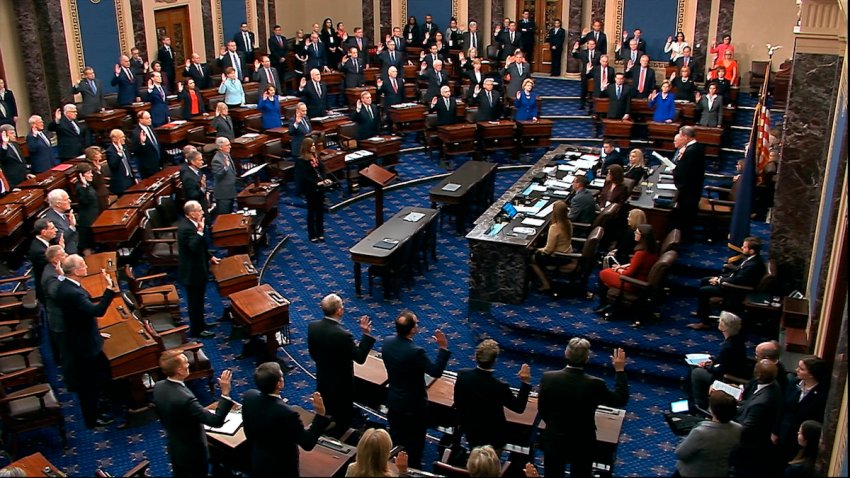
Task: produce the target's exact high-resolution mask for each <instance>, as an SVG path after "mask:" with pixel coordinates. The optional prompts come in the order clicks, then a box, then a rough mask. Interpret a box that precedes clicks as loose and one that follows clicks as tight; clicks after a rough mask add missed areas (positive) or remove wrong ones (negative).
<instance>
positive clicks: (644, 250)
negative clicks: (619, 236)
mask: <svg viewBox="0 0 850 478" xmlns="http://www.w3.org/2000/svg"><path fill="white" fill-rule="evenodd" d="M635 242H637V245H636V246H635V255H634V256H632V260H631V261H629V263H628V264H626V265H615V266H613V267H610V268H608V269H603V270H602V271H600V272H599V289H598V290H597V295H599V307H597V308H596V310H594V312H596V313H597V314H604V313H605V312H607V311H608V309H610V305H609V304H608V289H610V288H612V287H614V288H618V289H619V288H621V287H622V288H623V289H624V290H627V291H628V290H631V289H632V286H631V284H628V283H625V284H622V283H621V282H620V276H621V275H623V276H626V277H632V278H635V279H638V280H642V281H645V280H647V279H648V278H649V271H650V269H652V266H653V265H655V263H656V262H657V261H658V242H656V241H655V234H654V233H653V231H652V226H651V225H649V224H641V225H639V226H638V227H637V229H635Z"/></svg>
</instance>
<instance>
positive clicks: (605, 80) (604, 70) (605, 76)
mask: <svg viewBox="0 0 850 478" xmlns="http://www.w3.org/2000/svg"><path fill="white" fill-rule="evenodd" d="M601 68H602V83H603V84H605V83H608V68H606V67H604V66H603V67H601Z"/></svg>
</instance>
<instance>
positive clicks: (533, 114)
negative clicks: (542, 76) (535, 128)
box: [514, 78, 537, 121]
mask: <svg viewBox="0 0 850 478" xmlns="http://www.w3.org/2000/svg"><path fill="white" fill-rule="evenodd" d="M533 89H534V80H532V79H531V78H526V79H525V80H523V82H522V90H521V91H517V92H516V101H515V102H514V107H516V115H515V116H514V119H515V120H516V121H528V120H533V121H537V93H535V92H534V91H532V90H533Z"/></svg>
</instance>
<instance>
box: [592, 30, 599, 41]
mask: <svg viewBox="0 0 850 478" xmlns="http://www.w3.org/2000/svg"><path fill="white" fill-rule="evenodd" d="M593 41H595V42H598V41H599V32H593Z"/></svg>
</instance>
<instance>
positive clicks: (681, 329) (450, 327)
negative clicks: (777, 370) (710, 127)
mask: <svg viewBox="0 0 850 478" xmlns="http://www.w3.org/2000/svg"><path fill="white" fill-rule="evenodd" d="M537 90H538V91H539V92H540V93H541V94H543V95H558V96H577V95H578V93H579V88H578V83H577V82H573V81H558V80H550V79H545V78H543V79H539V80H538V81H537ZM742 97H743V98H742V104H748V103H747V102H748V101H749V99H748V98H749V97H748V95H742ZM577 105H578V102H577V101H576V100H564V99H553V100H547V101H546V102H545V103H544V106H543V111H544V114H546V115H576V114H583V113H582V112H581V111H580V110H579V109H578V108H577ZM751 116H752V114H751V112H749V113H748V112H745V111H741V112H739V113H738V114H736V119H735V123H736V124H738V125H745V126H749V125H748V124H747V123H746V122H747V121H748V120H749V119H751ZM748 118H749V119H748ZM592 132H593V126H592V123H591V122H590V121H589V120H576V119H567V120H555V131H554V132H553V136H555V137H582V138H589V137H591V136H592ZM731 136H732V141H731V143H732V147H735V148H740V147H742V145H743V143H745V142H746V132H745V131H733V132H732V135H731ZM413 140H414V138H413V136H408V137H406V138H405V147H413V146H416V145H415V143H414V142H413ZM540 153H541V152H540V151H538V152H536V153H535V154H533V155H525V156H523V158H522V159H521V161H524V162H526V163H531V162H533V161H535V160H536V159H537V158H539V156H540ZM723 157H724V161H722V162H721V170H720V172H721V173H722V174H733V173H734V160H735V159H738V158H739V157H740V154H732V153H724V155H723ZM493 159H494V160H495V161H496V162H498V163H507V162H510V158H508V157H507V156H505V155H496V156H494V158H493ZM398 172H399V174H400V177H401V179H402V180H410V179H414V178H420V177H424V176H430V175H434V174H439V173H442V172H445V171H444V170H443V169H442V168H441V167H440V166H439V165H438V163H437V161H435V160H434V159H431V158H428V157H426V155H425V154H424V153H423V152H421V151H417V152H413V153H409V154H406V155H404V157H403V160H402V163H401V164H400V165H399V167H398ZM521 173H522V172H521V171H503V172H500V173H499V174H498V176H497V181H496V194H497V195H499V194H501V192H502V191H504V190H505V189H506V188H507V187H508V186H510V185H511V184H513V183H514V182H515V181H516V180H517V178H518V177H519V176H520V175H521ZM432 184H433V183H430V182H429V183H424V184H420V185H417V186H413V187H409V188H403V189H398V190H395V191H392V192H390V193H388V194H387V195H386V198H385V209H386V211H385V214H386V215H387V216H389V215H391V214H393V213H395V212H396V211H398V210H399V209H401V208H402V207H405V206H424V207H428V206H429V205H430V203H429V200H428V189H429V188H430V187H431V186H432ZM344 198H345V196H344V192H342V191H340V192H336V193H332V194H330V195H329V198H328V201H329V203H331V204H332V203H336V202H338V201H340V200H342V199H344ZM305 216H306V207H305V205H304V203H303V201H302V200H300V199H297V198H294V197H293V196H291V195H288V194H283V195H282V199H281V205H280V215H279V217H278V219H277V220H276V221H275V224H274V225H273V227H271V229H270V230H269V244H271V245H272V246H273V245H276V244H277V243H278V242H280V241H281V240H283V238H285V237H288V238H289V239H288V242H287V243H286V244H285V246H284V247H283V248H282V249H281V250H280V251H279V252H278V253H277V254H276V255H275V256H273V257H271V258H270V259H269V257H268V254H269V253H270V251H271V247H268V248H264V249H262V250H260V251H259V253H258V257H257V260H256V263H257V264H258V265H262V264H264V263H265V262H266V260H267V259H269V265H268V269H267V271H266V275H265V278H264V281H265V282H267V283H269V284H271V285H273V286H274V287H275V288H276V289H277V290H278V291H279V292H280V293H281V294H282V295H284V296H285V297H287V298H288V299H289V300H290V301H291V303H292V304H291V307H290V315H291V328H290V332H291V338H292V343H291V344H290V345H288V346H287V347H286V351H287V353H289V354H290V355H291V356H292V357H293V358H294V359H295V360H296V361H297V362H298V364H299V365H301V366H302V367H303V370H302V369H297V370H296V371H295V372H293V373H292V374H290V375H288V376H287V383H286V388H285V390H284V395H285V396H286V398H287V399H288V400H289V401H290V403H292V404H298V405H302V406H304V407H305V408H307V409H310V408H311V407H310V405H309V403H308V396H309V393H311V392H312V391H313V390H314V388H315V381H314V380H313V378H312V376H311V374H313V373H314V372H315V366H314V364H313V362H312V361H311V360H310V358H309V354H308V353H307V347H306V336H305V334H306V325H307V323H308V321H310V320H313V319H315V318H318V317H320V310H319V307H318V303H319V300H320V299H321V298H322V297H323V296H324V295H326V294H328V293H330V292H336V293H339V294H340V295H341V296H342V297H343V298H344V299H345V301H346V317H345V318H344V321H345V322H346V324H347V326H348V328H349V329H351V330H356V328H357V327H356V323H355V317H359V316H360V315H363V314H367V315H369V316H370V317H371V319H372V321H373V327H374V333H375V335H376V336H379V337H383V336H387V335H390V334H391V333H393V326H392V324H393V320H394V319H395V317H396V315H397V314H398V312H399V311H400V310H402V309H404V308H409V309H411V310H413V311H414V312H416V313H417V315H418V316H419V319H420V326H421V329H420V332H421V333H420V334H419V336H418V337H417V339H416V340H417V341H418V342H419V343H420V344H423V345H425V346H426V349H428V350H429V353H432V354H433V352H434V351H435V350H436V345H435V344H434V343H433V341H431V340H430V339H429V337H430V336H431V334H432V332H433V331H434V330H435V329H437V328H440V329H442V330H443V331H444V332H446V335H447V336H448V339H449V348H450V349H451V350H452V351H453V355H452V358H451V360H450V362H449V368H450V369H453V370H457V369H459V368H462V367H469V366H472V364H473V360H472V355H473V351H474V347H475V345H476V344H477V342H478V341H479V340H480V339H481V338H482V337H493V338H496V339H497V340H498V341H499V343H500V344H501V345H502V347H503V349H504V350H505V352H504V354H503V356H502V357H501V360H500V362H499V364H498V365H497V373H498V375H500V376H501V377H502V378H504V379H506V380H508V381H510V382H511V383H514V384H516V383H515V382H516V378H515V373H516V370H517V369H518V367H519V365H520V364H521V363H523V362H528V363H530V364H531V365H532V380H533V383H535V384H536V383H539V380H540V376H541V374H542V372H543V371H544V370H550V369H555V368H560V367H562V366H563V365H564V364H563V360H562V357H563V348H564V346H565V344H566V341H567V340H568V339H569V338H570V337H572V336H575V335H582V336H585V337H588V338H589V339H590V340H591V343H592V344H593V351H594V353H593V356H592V359H591V367H590V368H591V373H595V374H598V375H603V376H605V377H606V378H607V379H608V381H609V383H611V372H612V370H611V366H610V358H609V356H610V353H611V349H612V348H613V347H625V349H626V350H627V353H628V356H629V364H628V367H627V372H628V373H629V377H630V386H631V399H630V402H629V404H628V406H627V407H626V410H627V419H626V422H625V424H624V429H623V434H622V436H621V440H620V446H619V450H618V455H617V464H616V468H615V473H616V475H618V476H669V475H670V474H671V473H672V472H673V470H674V466H675V458H674V456H673V453H672V450H673V449H674V448H675V446H676V444H677V443H678V441H679V440H678V438H676V437H674V436H673V434H672V433H671V432H670V431H669V430H668V428H667V426H666V425H665V423H664V421H663V418H662V412H663V411H664V410H666V409H667V406H668V404H669V402H671V401H673V400H676V399H679V398H681V397H682V395H683V394H682V392H681V390H680V385H681V381H682V380H683V379H684V378H685V376H686V374H687V367H685V365H684V363H683V358H682V355H683V354H684V353H686V352H695V351H709V352H710V351H714V350H715V349H716V348H717V344H718V343H719V342H720V340H721V336H720V334H719V332H714V331H713V332H708V333H697V332H694V331H691V330H690V329H687V328H686V327H685V326H684V325H685V324H686V323H687V322H688V321H689V320H688V316H689V313H690V311H692V310H694V308H695V306H696V298H695V287H696V284H697V280H698V279H699V277H701V276H703V275H706V274H709V273H711V272H713V271H716V269H717V268H718V267H719V266H720V264H721V263H722V262H723V260H724V258H725V257H726V256H727V255H728V253H727V249H726V246H725V244H721V243H704V242H701V243H697V244H693V245H688V246H685V247H683V248H682V250H681V256H680V261H679V263H678V264H677V267H676V268H675V269H674V271H673V273H672V277H671V280H670V282H671V284H675V285H676V286H675V287H674V288H673V296H671V297H670V298H669V300H667V302H666V303H665V305H664V307H663V308H662V317H663V319H662V320H661V321H660V322H659V323H654V324H647V325H646V326H644V327H643V328H640V329H633V328H632V327H630V326H629V325H628V323H626V322H618V321H613V322H610V323H609V322H605V321H604V320H602V319H600V318H599V317H598V316H596V315H594V314H593V313H592V309H593V308H594V307H595V302H591V301H586V300H583V299H576V298H562V299H558V300H554V299H552V298H550V297H548V296H542V295H537V294H532V295H531V296H530V297H529V299H528V300H527V301H526V303H525V304H523V305H519V306H513V305H496V306H494V307H493V308H492V309H491V310H489V311H488V312H475V313H468V307H467V295H468V294H467V274H468V266H467V260H468V245H467V242H466V239H465V238H464V237H462V236H456V235H454V234H453V227H452V225H450V224H446V225H444V228H443V229H442V230H441V231H440V233H439V235H438V244H437V253H438V259H439V262H437V264H436V267H433V266H432V268H431V270H430V271H428V272H427V273H425V274H424V275H423V276H420V277H417V278H416V282H415V287H414V288H412V289H403V290H402V293H401V299H396V300H391V301H384V300H382V299H381V293H382V290H381V289H380V286H378V289H377V290H376V291H375V296H374V297H372V296H369V295H364V297H363V298H361V299H358V298H356V297H355V296H354V290H353V283H354V281H353V269H352V264H351V260H350V255H349V253H348V249H349V248H350V247H351V246H353V245H354V244H355V243H357V242H358V241H359V240H360V239H361V238H362V237H363V236H364V235H365V231H367V230H368V229H370V228H371V227H372V226H373V202H372V200H371V199H369V200H364V201H360V202H355V203H354V204H352V205H351V206H349V207H347V208H343V209H341V210H339V211H338V212H337V213H335V214H327V215H326V219H325V228H326V233H325V238H326V242H325V243H324V244H314V243H311V242H309V241H308V239H307V233H306V227H305V224H306V217H305ZM768 228H769V226H768V225H765V224H763V223H754V224H753V230H754V233H755V234H757V235H759V236H761V237H762V238H765V239H766V238H767V237H768V236H769V229H768ZM496 266H497V265H496ZM169 272H170V273H172V274H173V271H169ZM364 272H365V271H364ZM594 276H595V274H594ZM595 280H596V279H595V278H594V279H592V280H591V285H590V286H591V290H592V288H593V287H595ZM181 292H182V291H181ZM222 308H223V304H222V301H221V300H220V298H219V296H218V292H217V291H216V290H215V288H214V286H213V285H210V286H209V288H208V301H207V309H206V315H207V319H208V320H210V321H211V320H215V318H216V317H218V316H219V315H220V314H221V311H222ZM183 312H184V314H185V310H184V311H183ZM230 328H231V327H230V324H229V323H224V324H222V325H221V326H220V327H219V328H217V329H214V330H215V331H216V337H214V338H212V339H205V340H203V343H204V344H205V350H206V352H207V355H208V356H209V357H210V359H211V360H212V363H213V366H214V368H215V369H216V370H217V371H221V370H223V369H224V368H230V369H231V370H233V374H234V384H233V385H234V391H233V393H232V395H233V396H234V397H239V396H240V395H241V394H242V393H243V392H244V391H246V390H247V389H249V388H251V387H252V385H253V384H252V379H251V372H252V370H253V367H254V363H253V362H252V361H251V360H249V359H243V360H237V359H236V357H237V355H238V354H239V352H240V351H241V343H240V342H239V341H230V340H228V337H229V333H230ZM760 339H761V337H750V344H749V346H750V347H752V346H753V345H754V344H755V343H756V342H757V341H758V340H760ZM380 347H381V340H380V339H379V342H378V344H377V345H376V348H377V349H380ZM750 350H751V348H750ZM42 352H43V353H44V354H45V355H46V356H47V357H46V362H47V367H46V369H47V373H48V376H49V379H50V383H51V384H52V385H53V387H54V389H55V390H56V391H57V393H58V398H59V400H60V401H61V402H62V406H63V412H64V413H65V417H66V421H67V426H68V432H69V448H68V449H66V450H63V449H62V447H61V444H60V441H59V437H58V435H57V433H56V432H54V431H53V430H49V429H48V430H44V431H37V432H33V433H29V434H27V435H25V436H23V439H22V441H21V448H20V453H21V454H28V453H32V452H34V451H41V452H42V453H44V454H45V455H46V456H47V457H48V459H50V460H51V461H52V462H53V463H54V464H56V465H57V466H59V467H60V468H61V469H63V470H64V471H66V472H67V473H68V474H69V475H77V476H91V475H93V474H94V471H95V469H96V468H97V467H106V468H107V469H108V470H109V471H110V472H112V473H113V474H118V473H121V472H123V471H124V470H127V469H129V468H130V467H131V466H132V465H133V464H135V463H137V462H138V461H140V460H142V459H148V460H151V475H153V476H165V475H169V474H170V465H169V462H168V459H167V455H166V453H165V442H164V437H163V433H164V432H163V431H162V428H161V427H160V425H159V423H158V422H153V423H149V424H147V425H144V426H140V427H135V428H131V429H127V430H119V429H117V428H116V427H115V426H111V427H108V428H106V429H104V430H102V431H91V430H87V429H85V428H84V427H83V425H82V419H81V417H80V412H79V408H78V406H77V405H76V403H75V399H76V397H75V396H74V395H72V394H69V393H68V392H67V390H66V389H65V388H64V384H63V382H62V380H61V375H60V372H59V371H58V370H57V368H56V367H55V366H54V365H53V361H52V359H51V357H49V355H50V352H49V347H46V346H42ZM204 385H205V384H203V383H195V384H191V386H192V388H193V389H194V390H195V392H196V394H197V395H198V397H199V399H200V401H201V402H203V403H207V402H210V401H211V400H212V397H210V396H209V392H208V391H207V390H206V388H205V387H204ZM435 433H436V432H435ZM434 459H436V446H434V445H433V444H429V445H428V447H427V450H426V457H425V460H424V462H425V463H429V462H430V461H431V460H434ZM537 461H538V464H539V461H540V457H539V456H538V457H537ZM425 468H426V469H430V466H426V467H425Z"/></svg>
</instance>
